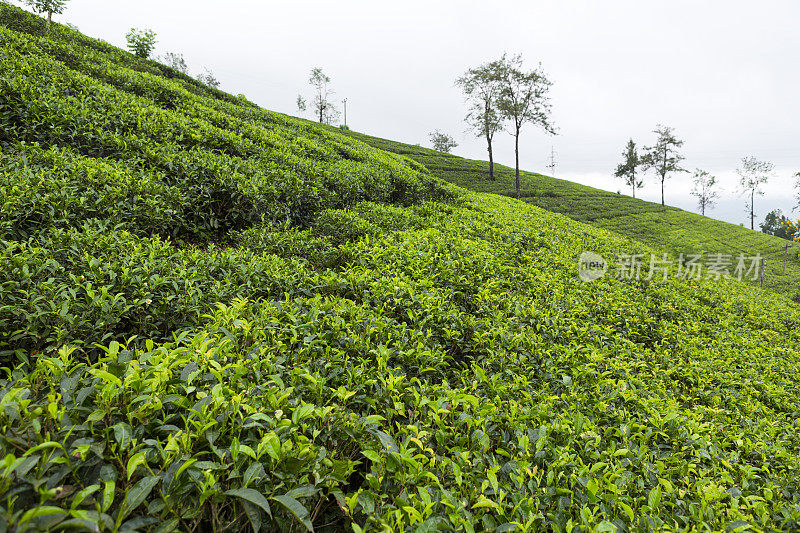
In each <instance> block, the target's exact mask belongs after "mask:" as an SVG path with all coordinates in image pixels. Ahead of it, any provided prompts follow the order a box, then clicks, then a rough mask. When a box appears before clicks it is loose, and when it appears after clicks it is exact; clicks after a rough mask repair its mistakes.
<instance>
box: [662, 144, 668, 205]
mask: <svg viewBox="0 0 800 533" xmlns="http://www.w3.org/2000/svg"><path fill="white" fill-rule="evenodd" d="M661 168H662V169H663V170H662V172H661V205H664V180H666V179H667V147H666V145H665V146H664V162H663V166H662V167H661Z"/></svg>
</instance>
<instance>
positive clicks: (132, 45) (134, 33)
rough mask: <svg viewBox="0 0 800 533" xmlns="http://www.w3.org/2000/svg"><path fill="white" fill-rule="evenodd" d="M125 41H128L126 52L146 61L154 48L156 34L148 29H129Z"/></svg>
mask: <svg viewBox="0 0 800 533" xmlns="http://www.w3.org/2000/svg"><path fill="white" fill-rule="evenodd" d="M125 40H126V41H128V50H130V52H131V53H132V54H136V56H137V57H142V58H145V59H147V58H148V57H150V54H152V53H153V49H154V48H155V47H156V42H158V41H157V39H156V32H154V31H153V30H149V29H144V30H142V29H136V28H131V29H130V31H129V32H128V33H127V34H126V35H125Z"/></svg>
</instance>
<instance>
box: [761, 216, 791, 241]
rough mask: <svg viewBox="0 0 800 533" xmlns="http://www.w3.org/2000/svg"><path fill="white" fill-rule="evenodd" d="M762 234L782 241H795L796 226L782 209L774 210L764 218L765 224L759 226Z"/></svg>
mask: <svg viewBox="0 0 800 533" xmlns="http://www.w3.org/2000/svg"><path fill="white" fill-rule="evenodd" d="M759 227H760V228H761V231H762V233H766V234H768V235H775V236H776V237H780V238H782V239H789V240H790V241H791V240H793V239H794V236H795V235H794V233H795V232H794V226H793V224H792V222H791V220H789V218H788V217H787V216H786V215H784V214H783V211H781V210H780V209H773V210H772V211H770V212H769V213H767V216H766V217H764V222H762V223H761V224H759Z"/></svg>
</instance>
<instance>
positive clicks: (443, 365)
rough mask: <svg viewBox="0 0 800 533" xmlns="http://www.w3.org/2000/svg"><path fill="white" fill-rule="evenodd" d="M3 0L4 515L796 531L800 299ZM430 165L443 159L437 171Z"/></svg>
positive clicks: (262, 527)
mask: <svg viewBox="0 0 800 533" xmlns="http://www.w3.org/2000/svg"><path fill="white" fill-rule="evenodd" d="M42 26H43V22H41V21H40V20H39V19H38V18H36V17H33V16H31V15H28V14H26V13H25V12H23V11H21V10H18V9H16V8H12V7H9V6H7V5H3V4H0V42H2V47H0V84H1V85H2V90H0V148H2V159H0V182H1V183H2V189H0V191H1V192H0V194H2V197H1V199H2V201H0V233H2V238H0V255H2V261H0V351H2V353H1V354H0V360H1V361H2V366H3V367H4V369H3V370H2V377H0V461H1V463H0V530H2V531H16V532H23V531H44V530H56V531H61V530H77V531H187V532H189V531H320V532H325V531H355V532H361V531H406V530H407V531H414V532H433V531H470V532H473V531H495V532H508V531H556V532H573V531H598V532H610V531H623V532H624V531H745V530H754V531H796V530H798V528H800V476H799V475H798V472H799V471H800V470H799V469H800V423H799V422H798V420H797V418H798V414H799V413H800V381H799V380H798V374H799V373H798V371H799V370H800V329H799V328H798V325H800V312H799V311H798V310H797V308H796V306H795V304H794V303H793V302H792V301H791V300H790V299H788V298H786V297H784V296H781V295H777V294H774V293H772V292H769V291H759V290H757V289H755V288H753V287H751V286H749V285H747V284H744V283H739V282H735V281H728V280H724V279H723V280H720V281H713V280H704V281H701V282H686V281H684V280H682V279H680V278H676V277H673V278H670V279H668V280H662V279H660V278H654V279H652V280H640V281H637V280H627V279H616V278H615V277H614V276H613V275H607V276H606V277H604V278H602V279H600V280H598V281H595V282H593V283H585V282H583V281H581V280H580V279H579V278H578V276H577V271H576V260H577V257H578V255H579V254H580V253H581V252H582V251H583V250H586V249H590V250H594V251H596V252H599V253H602V254H604V255H607V256H613V255H615V254H618V253H631V252H642V253H649V252H650V251H651V249H650V248H647V247H645V246H644V245H642V244H638V243H635V242H632V241H630V240H629V239H627V238H623V237H620V236H618V235H616V234H614V233H611V232H609V231H606V230H603V229H600V228H596V227H593V226H590V225H586V224H583V223H580V222H576V221H574V220H572V219H570V218H567V217H565V216H563V215H561V214H556V213H552V212H548V211H545V210H543V209H540V208H538V207H535V206H532V205H530V204H526V203H523V202H518V201H516V200H513V199H510V198H506V197H502V196H497V195H491V194H481V193H475V192H468V191H465V190H463V189H459V188H457V187H455V186H453V185H450V184H447V183H445V182H443V181H440V180H439V179H438V178H436V177H434V176H432V175H431V174H430V173H429V171H428V170H427V169H426V167H424V166H422V165H421V164H419V163H416V162H413V161H412V160H410V159H407V158H405V157H403V156H398V155H392V154H389V153H386V152H383V151H381V150H378V149H376V148H373V147H370V146H368V145H367V144H364V143H362V142H360V141H358V140H354V139H351V138H348V137H344V136H342V135H340V134H339V133H336V132H331V131H329V130H326V129H323V128H319V127H317V126H314V125H311V124H309V123H307V122H305V121H300V120H296V119H292V118H289V117H286V116H283V115H279V114H276V113H271V112H268V111H265V110H262V109H259V108H257V107H255V106H254V105H252V104H250V103H248V102H247V101H246V100H245V99H244V98H241V97H231V96H229V95H226V94H224V93H221V92H218V91H216V90H213V89H209V88H207V87H205V86H202V85H200V84H198V83H197V82H195V81H194V80H192V79H190V78H188V77H185V76H183V75H180V74H178V73H176V72H173V71H171V70H169V69H167V68H166V67H163V66H160V65H158V64H156V63H154V62H149V61H145V60H140V59H136V58H134V57H133V56H131V55H129V54H127V53H125V52H122V51H120V50H118V49H115V48H113V47H111V46H109V45H107V44H105V43H102V42H100V41H96V40H92V39H90V38H87V37H85V36H83V35H81V34H79V33H77V32H75V31H72V30H70V29H68V28H64V27H60V26H56V28H55V29H54V31H53V34H52V35H51V36H50V37H49V38H42V37H39V36H38V35H39V34H40V33H41V28H42ZM434 172H435V171H434Z"/></svg>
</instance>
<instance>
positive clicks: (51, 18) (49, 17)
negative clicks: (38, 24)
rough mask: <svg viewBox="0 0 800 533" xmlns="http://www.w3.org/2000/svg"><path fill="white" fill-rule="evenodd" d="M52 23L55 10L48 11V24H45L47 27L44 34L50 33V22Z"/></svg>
mask: <svg viewBox="0 0 800 533" xmlns="http://www.w3.org/2000/svg"><path fill="white" fill-rule="evenodd" d="M52 23H53V12H52V11H48V12H47V25H46V26H45V29H44V34H45V35H50V24H52Z"/></svg>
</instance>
